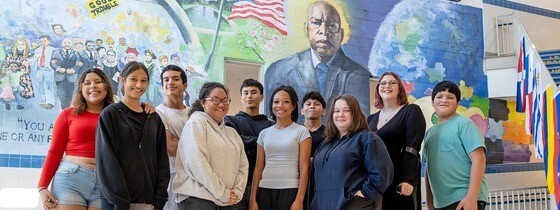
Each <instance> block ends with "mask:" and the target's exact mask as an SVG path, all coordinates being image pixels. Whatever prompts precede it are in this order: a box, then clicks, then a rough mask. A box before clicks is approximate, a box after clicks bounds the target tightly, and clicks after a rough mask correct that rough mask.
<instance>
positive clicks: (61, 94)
mask: <svg viewBox="0 0 560 210" xmlns="http://www.w3.org/2000/svg"><path fill="white" fill-rule="evenodd" d="M56 91H57V94H58V98H59V99H60V105H61V106H62V109H65V108H67V107H70V105H71V104H72V92H73V91H74V83H73V82H69V81H68V79H67V78H64V80H62V81H60V82H56Z"/></svg>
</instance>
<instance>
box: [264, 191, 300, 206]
mask: <svg viewBox="0 0 560 210" xmlns="http://www.w3.org/2000/svg"><path fill="white" fill-rule="evenodd" d="M297 191H298V189H297V188H290V189H267V188H261V187H259V189H258V190H257V203H258V204H259V209H266V210H290V207H291V206H292V203H294V201H295V200H296V196H297Z"/></svg>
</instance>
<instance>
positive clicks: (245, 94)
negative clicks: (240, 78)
mask: <svg viewBox="0 0 560 210" xmlns="http://www.w3.org/2000/svg"><path fill="white" fill-rule="evenodd" d="M263 98H264V95H263V94H262V93H261V91H260V90H259V88H257V87H255V86H247V87H244V88H242V89H241V103H242V104H243V106H244V107H245V108H247V109H256V108H258V107H259V105H260V103H261V101H262V100H263Z"/></svg>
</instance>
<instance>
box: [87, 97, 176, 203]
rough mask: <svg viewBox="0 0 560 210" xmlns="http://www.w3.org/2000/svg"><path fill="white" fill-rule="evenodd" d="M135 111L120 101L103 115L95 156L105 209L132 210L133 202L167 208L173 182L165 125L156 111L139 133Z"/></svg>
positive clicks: (97, 132)
mask: <svg viewBox="0 0 560 210" xmlns="http://www.w3.org/2000/svg"><path fill="white" fill-rule="evenodd" d="M131 115H134V113H133V111H132V110H130V109H129V108H128V107H126V105H125V104H123V103H122V102H120V103H116V104H112V105H109V106H108V107H107V108H105V109H104V110H103V112H101V116H100V117H99V124H98V125H97V131H96V136H95V157H96V164H97V174H98V176H99V181H100V185H101V195H102V196H101V202H102V206H103V207H104V208H103V209H104V210H105V209H114V210H128V209H129V208H130V204H131V203H146V204H152V205H153V206H154V208H155V209H163V205H165V202H166V201H167V185H168V183H169V160H168V157H167V146H166V138H165V127H164V125H163V122H162V121H161V119H160V118H159V115H157V113H153V114H150V115H148V116H147V118H146V120H145V122H144V125H143V129H142V136H137V133H136V132H134V127H135V125H134V124H133V121H132V120H131V119H130V118H129V116H131ZM136 126H142V125H136Z"/></svg>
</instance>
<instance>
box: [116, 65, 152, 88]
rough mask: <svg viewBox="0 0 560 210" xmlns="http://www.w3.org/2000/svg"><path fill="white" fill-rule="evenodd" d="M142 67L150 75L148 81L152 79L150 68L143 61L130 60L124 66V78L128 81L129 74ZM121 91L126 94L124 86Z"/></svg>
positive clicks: (122, 76) (122, 75)
mask: <svg viewBox="0 0 560 210" xmlns="http://www.w3.org/2000/svg"><path fill="white" fill-rule="evenodd" d="M140 69H142V70H144V72H146V75H148V81H150V73H148V68H146V66H145V65H144V64H143V63H140V62H138V61H130V62H128V63H127V64H126V65H125V66H124V68H123V70H122V74H121V78H122V80H125V81H126V77H128V75H130V74H132V73H133V72H135V71H136V70H140ZM121 93H122V94H123V95H124V86H123V87H122V88H121Z"/></svg>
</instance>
